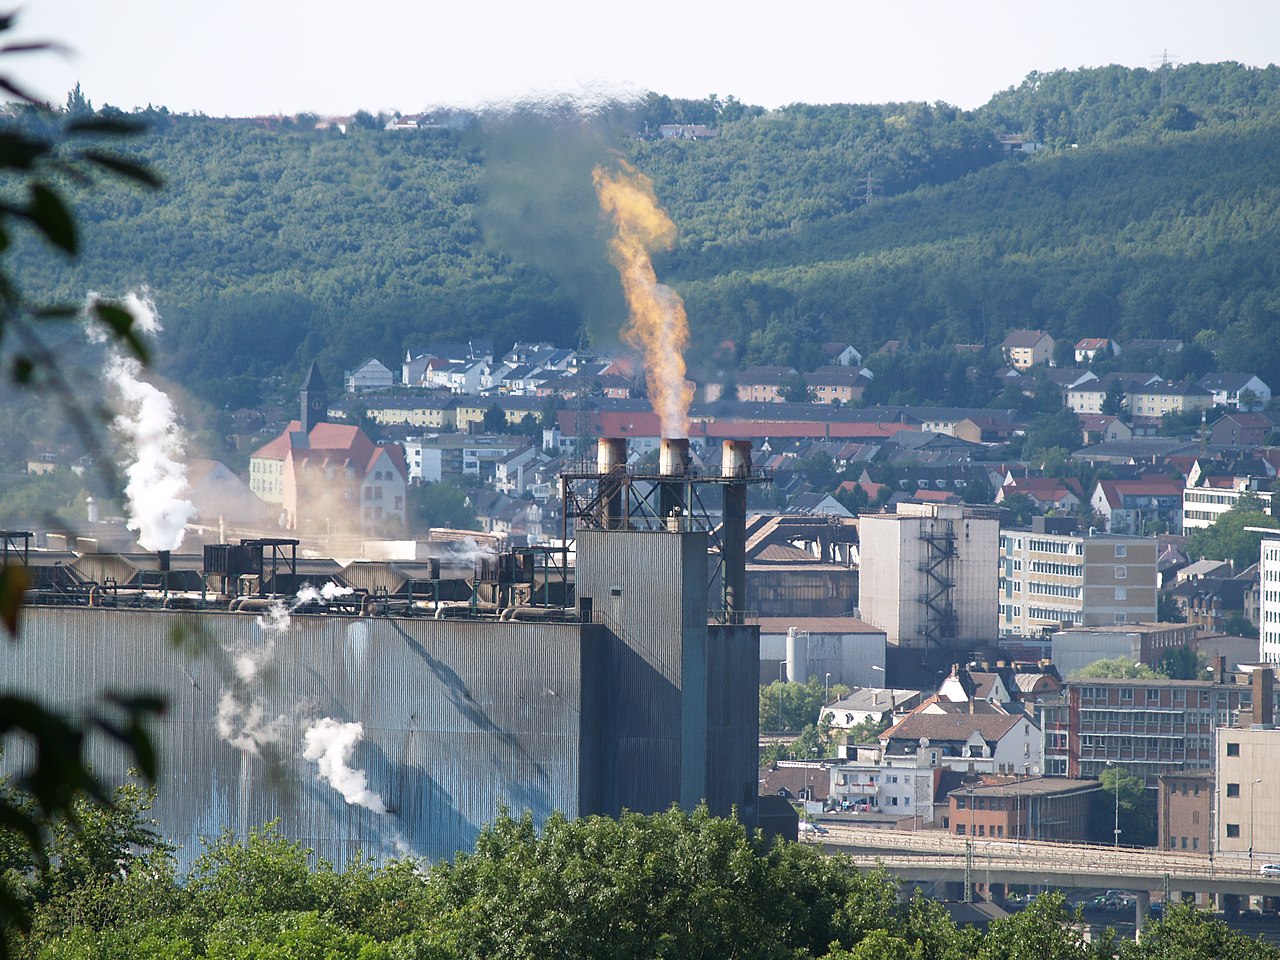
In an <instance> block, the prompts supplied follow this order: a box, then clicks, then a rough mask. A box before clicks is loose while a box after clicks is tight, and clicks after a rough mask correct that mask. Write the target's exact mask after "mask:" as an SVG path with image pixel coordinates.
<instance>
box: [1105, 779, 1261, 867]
mask: <svg viewBox="0 0 1280 960" xmlns="http://www.w3.org/2000/svg"><path fill="white" fill-rule="evenodd" d="M1107 766H1108V767H1114V766H1115V761H1114V760H1108V761H1107ZM1111 785H1112V787H1114V788H1115V794H1116V825H1115V846H1116V849H1117V850H1118V849H1119V848H1120V771H1119V769H1116V770H1115V771H1114V773H1113V775H1112V778H1111ZM1252 829H1253V828H1252V827H1251V828H1250V830H1252Z"/></svg>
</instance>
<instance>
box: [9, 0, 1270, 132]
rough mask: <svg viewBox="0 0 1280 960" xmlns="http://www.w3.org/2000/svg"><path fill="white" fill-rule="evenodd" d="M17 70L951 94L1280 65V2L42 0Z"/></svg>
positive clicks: (200, 106)
mask: <svg viewBox="0 0 1280 960" xmlns="http://www.w3.org/2000/svg"><path fill="white" fill-rule="evenodd" d="M8 39H9V40H10V41H14V40H19V39H20V40H37V39H40V40H57V41H60V42H61V43H63V44H65V45H66V46H67V47H69V48H70V49H71V50H72V51H73V52H72V53H70V54H68V55H66V56H58V55H54V54H50V53H41V54H23V55H21V57H22V58H21V59H18V57H17V56H13V57H9V58H6V59H7V63H6V64H5V67H4V70H5V72H6V73H7V74H9V75H12V76H13V77H15V78H17V79H20V80H21V81H22V82H23V83H25V84H26V85H27V86H28V87H30V88H33V92H35V93H37V94H39V95H40V96H41V97H43V98H46V99H49V100H52V101H54V102H56V103H62V102H64V101H65V99H66V93H67V91H68V90H70V89H71V87H72V86H73V85H74V84H75V83H77V82H79V83H80V84H81V86H82V89H83V91H84V93H85V95H86V96H87V97H88V98H89V99H90V100H91V101H92V102H93V104H94V106H95V107H101V106H103V105H104V104H111V105H112V106H116V107H120V108H122V109H125V110H129V109H132V108H134V107H145V106H146V105H147V104H153V105H155V106H166V107H168V108H169V109H170V110H173V111H177V112H191V113H196V112H199V113H204V114H207V115H209V116H256V115H262V114H294V113H301V112H310V113H318V114H321V115H346V114H350V113H353V112H355V111H356V110H358V109H364V110H368V111H370V112H377V111H379V110H386V111H394V110H399V111H401V112H404V113H414V112H418V111H421V110H425V109H428V108H431V107H435V106H463V107H475V106H481V105H484V104H490V103H495V102H504V101H510V100H527V99H538V98H541V97H543V96H546V95H549V94H563V93H569V94H572V95H575V96H581V97H585V98H590V97H592V96H596V95H598V94H600V93H605V94H615V93H624V94H625V93H629V92H633V93H642V92H644V91H647V90H655V91H658V92H659V93H664V94H667V95H669V96H672V97H692V98H702V97H706V96H707V95H709V94H712V93H715V94H717V95H719V96H720V97H721V98H722V99H723V98H724V97H726V96H728V95H733V96H735V97H737V98H738V99H739V100H741V101H744V102H746V103H752V104H759V105H761V106H764V107H778V106H782V105H785V104H788V103H797V102H805V103H881V102H886V101H895V100H896V101H905V100H924V101H930V102H933V101H938V100H942V101H946V102H947V103H951V104H954V105H956V106H960V107H964V108H972V107H977V106H979V105H981V104H982V103H985V102H986V101H987V100H988V99H989V98H990V97H991V95H992V94H993V93H996V92H997V91H999V90H1003V89H1005V88H1007V87H1010V86H1014V85H1016V84H1017V83H1019V82H1020V81H1021V80H1022V79H1023V78H1024V77H1025V76H1026V75H1027V74H1028V73H1030V72H1032V71H1034V70H1039V71H1049V70H1055V69H1058V68H1075V67H1079V66H1100V65H1104V64H1109V63H1119V64H1124V65H1126V66H1131V67H1152V66H1156V65H1158V64H1159V63H1160V61H1161V57H1162V56H1163V55H1164V54H1165V52H1167V53H1168V56H1169V59H1170V60H1171V62H1173V63H1174V64H1178V63H1192V62H1202V63H1207V62H1214V61H1219V60H1237V61H1240V62H1242V63H1246V64H1250V65H1255V66H1265V65H1267V64H1269V63H1273V62H1275V61H1277V60H1280V0H1216V2H1209V0H1105V2H1102V0H1060V2H1058V3H1054V4H1047V3H1043V2H1037V0H1017V2H1010V0H954V2H942V0H916V2H911V0H879V2H876V3H869V2H863V0H844V2H832V0H808V2H806V0H791V2H779V0H774V2H770V3H764V2H759V0H735V2H733V3H729V2H723V0H678V2H677V0H651V2H647V3H636V4H631V5H624V4H619V3H609V2H602V0H557V2H544V3H533V2H529V0H470V2H468V0H451V2H447V3H445V2H440V0H419V2H417V3H413V2H408V3H406V2H404V0H363V2H361V3H350V2H337V0H307V2H299V0H220V2H217V3H209V2H204V3H201V2H196V0H26V2H25V6H24V7H23V8H22V10H21V14H20V20H19V27H18V29H17V30H16V31H15V32H14V33H12V34H10V37H9V38H8Z"/></svg>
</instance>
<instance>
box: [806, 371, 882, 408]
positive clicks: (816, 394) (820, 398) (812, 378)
mask: <svg viewBox="0 0 1280 960" xmlns="http://www.w3.org/2000/svg"><path fill="white" fill-rule="evenodd" d="M804 382H805V384H806V385H807V386H808V388H809V395H810V396H811V397H812V398H813V400H814V402H815V403H853V402H855V401H857V400H861V399H862V394H863V392H864V391H865V390H866V389H867V387H868V386H870V384H871V372H870V371H869V370H866V369H864V368H862V367H848V366H829V367H819V368H818V369H817V370H815V371H814V372H813V373H806V374H805V375H804Z"/></svg>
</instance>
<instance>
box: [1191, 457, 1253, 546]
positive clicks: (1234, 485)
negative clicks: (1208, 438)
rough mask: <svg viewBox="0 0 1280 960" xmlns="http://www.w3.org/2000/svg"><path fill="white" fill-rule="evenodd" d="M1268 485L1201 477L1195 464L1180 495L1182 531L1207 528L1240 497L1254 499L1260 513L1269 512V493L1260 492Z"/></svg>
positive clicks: (1232, 478)
mask: <svg viewBox="0 0 1280 960" xmlns="http://www.w3.org/2000/svg"><path fill="white" fill-rule="evenodd" d="M1266 482H1269V481H1268V480H1267V479H1265V478H1259V477H1214V476H1208V475H1202V474H1201V473H1200V470H1199V464H1197V465H1196V466H1195V467H1193V468H1192V470H1191V472H1190V473H1189V474H1187V485H1186V487H1185V488H1184V489H1183V491H1182V530H1183V532H1184V533H1186V532H1189V531H1191V530H1196V529H1199V528H1203V527H1211V526H1213V524H1214V523H1216V522H1217V519H1218V518H1219V517H1220V516H1222V515H1223V514H1224V513H1226V512H1227V511H1228V510H1230V509H1231V508H1232V507H1234V506H1235V505H1236V504H1237V503H1239V502H1240V501H1241V499H1243V498H1244V497H1254V498H1256V499H1257V501H1258V503H1259V504H1260V505H1261V507H1262V509H1263V510H1270V509H1271V505H1272V496H1273V494H1272V492H1271V491H1270V490H1263V489H1260V486H1261V484H1262V483H1266Z"/></svg>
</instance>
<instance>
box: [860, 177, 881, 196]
mask: <svg viewBox="0 0 1280 960" xmlns="http://www.w3.org/2000/svg"><path fill="white" fill-rule="evenodd" d="M862 183H863V185H864V186H865V188H866V190H865V193H864V194H863V197H862V199H863V202H864V203H868V204H869V203H873V202H875V199H876V188H877V187H879V186H880V180H879V178H878V177H875V176H873V175H872V173H871V171H870V170H868V171H867V173H866V176H864V177H863V178H862Z"/></svg>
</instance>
